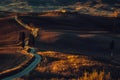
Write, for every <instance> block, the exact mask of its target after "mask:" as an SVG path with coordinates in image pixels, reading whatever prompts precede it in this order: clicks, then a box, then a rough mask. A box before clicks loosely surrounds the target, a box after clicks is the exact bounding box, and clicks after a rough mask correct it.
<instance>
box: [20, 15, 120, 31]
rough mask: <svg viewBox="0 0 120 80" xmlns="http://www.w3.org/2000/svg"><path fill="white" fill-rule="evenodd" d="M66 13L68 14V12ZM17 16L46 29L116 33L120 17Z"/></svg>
mask: <svg viewBox="0 0 120 80" xmlns="http://www.w3.org/2000/svg"><path fill="white" fill-rule="evenodd" d="M66 15H69V13H67V14H66ZM71 15H72V14H71ZM19 18H20V19H21V20H23V22H25V23H27V24H30V23H33V24H34V25H35V26H38V27H40V28H42V29H47V30H48V29H49V30H77V31H86V32H87V31H108V32H109V33H113V32H114V33H117V32H119V30H118V29H119V25H120V21H119V20H120V18H108V17H101V16H91V15H86V14H80V15H74V16H72V17H70V16H58V17H47V16H46V17H45V16H40V17H37V16H20V17H19ZM114 23H115V25H114Z"/></svg>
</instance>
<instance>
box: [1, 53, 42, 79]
mask: <svg viewBox="0 0 120 80" xmlns="http://www.w3.org/2000/svg"><path fill="white" fill-rule="evenodd" d="M31 54H33V55H34V56H35V60H34V61H33V62H32V63H31V64H30V65H29V66H28V67H26V68H25V69H24V70H22V71H21V72H19V73H17V74H15V75H12V76H9V77H6V78H4V79H2V80H11V79H14V78H19V77H22V76H23V75H26V74H29V72H30V71H32V70H33V69H34V68H35V67H36V65H37V64H38V63H39V62H40V61H41V60H42V57H41V56H40V55H38V54H34V52H33V53H31Z"/></svg>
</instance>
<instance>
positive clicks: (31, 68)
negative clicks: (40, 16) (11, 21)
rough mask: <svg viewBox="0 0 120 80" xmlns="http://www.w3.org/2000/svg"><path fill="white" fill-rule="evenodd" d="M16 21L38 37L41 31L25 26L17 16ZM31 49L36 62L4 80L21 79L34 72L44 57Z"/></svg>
mask: <svg viewBox="0 0 120 80" xmlns="http://www.w3.org/2000/svg"><path fill="white" fill-rule="evenodd" d="M15 21H16V22H17V23H19V24H20V25H21V26H23V27H24V28H26V29H27V30H30V31H31V33H32V34H33V35H34V37H37V36H38V35H37V34H38V31H39V29H38V28H33V27H31V26H29V25H26V24H24V23H23V22H22V21H21V20H19V19H18V17H17V16H15ZM30 49H31V51H30V54H33V56H34V57H35V59H34V61H33V62H31V63H30V65H28V66H27V67H26V68H25V69H24V70H22V71H20V72H18V73H17V74H15V75H11V76H9V77H6V78H4V79H2V80H11V79H14V78H19V77H21V76H24V75H26V74H29V72H30V71H32V70H33V69H34V68H35V67H36V65H37V64H38V63H39V62H40V61H41V60H42V57H41V56H40V55H38V54H37V53H36V50H35V48H30Z"/></svg>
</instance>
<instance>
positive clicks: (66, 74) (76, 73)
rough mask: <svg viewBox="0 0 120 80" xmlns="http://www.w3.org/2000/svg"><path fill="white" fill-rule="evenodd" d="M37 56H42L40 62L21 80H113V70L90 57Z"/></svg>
mask: <svg viewBox="0 0 120 80" xmlns="http://www.w3.org/2000/svg"><path fill="white" fill-rule="evenodd" d="M38 54H40V55H42V57H43V60H42V62H41V63H39V64H38V66H37V67H36V68H35V69H34V70H33V71H32V72H31V73H30V74H29V75H27V76H24V77H22V79H23V80H33V79H34V80H43V79H44V80H110V79H112V80H114V78H111V75H112V77H113V76H114V75H113V74H114V73H113V72H114V71H115V70H114V68H112V66H111V65H106V64H105V63H101V62H98V61H95V60H93V59H92V58H91V57H88V56H84V55H74V54H67V53H61V52H54V51H46V52H38ZM109 68H110V69H109ZM111 69H113V72H111ZM117 70H118V69H117ZM115 72H116V71H115ZM117 76H119V74H118V75H117ZM116 79H117V78H115V80H116Z"/></svg>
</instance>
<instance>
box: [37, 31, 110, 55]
mask: <svg viewBox="0 0 120 80" xmlns="http://www.w3.org/2000/svg"><path fill="white" fill-rule="evenodd" d="M57 38H58V39H57V40H56V41H54V42H49V43H48V42H44V41H41V40H40V41H38V42H37V43H36V47H37V48H38V49H40V51H41V50H43V51H44V50H45V51H46V50H47V51H49V50H54V51H58V52H69V53H78V52H85V53H88V54H91V53H103V54H104V53H109V44H110V39H109V38H108V39H105V40H104V39H102V38H98V36H97V35H95V36H92V37H80V36H77V35H76V34H67V33H66V34H62V35H60V36H58V37H57Z"/></svg>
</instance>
